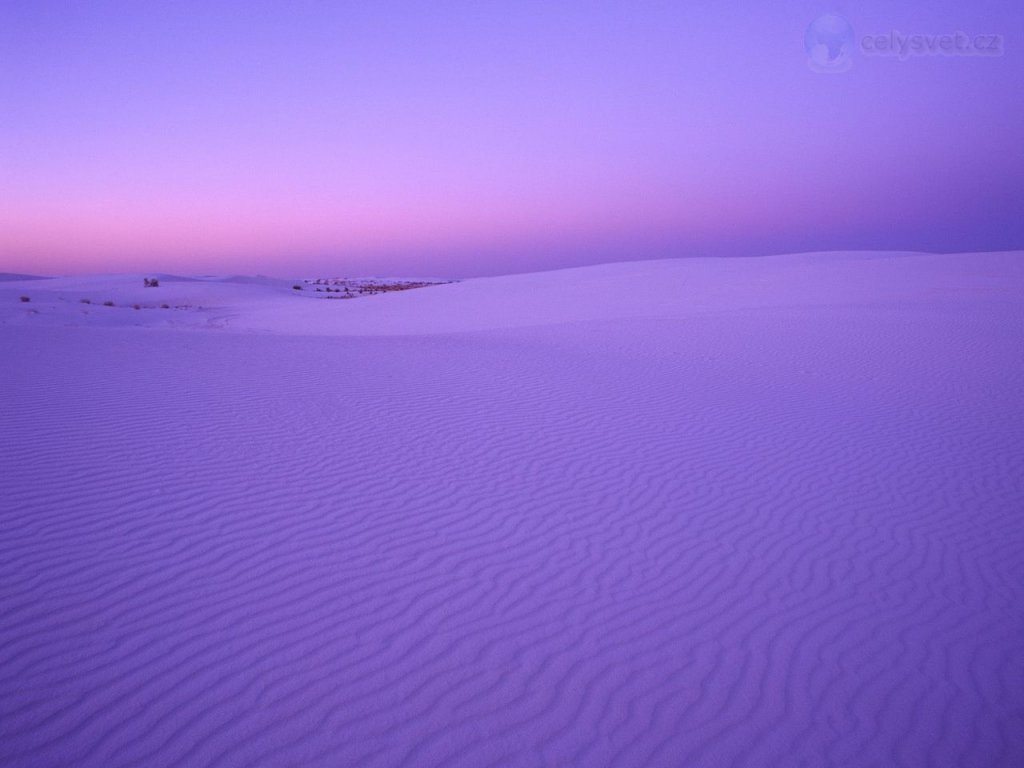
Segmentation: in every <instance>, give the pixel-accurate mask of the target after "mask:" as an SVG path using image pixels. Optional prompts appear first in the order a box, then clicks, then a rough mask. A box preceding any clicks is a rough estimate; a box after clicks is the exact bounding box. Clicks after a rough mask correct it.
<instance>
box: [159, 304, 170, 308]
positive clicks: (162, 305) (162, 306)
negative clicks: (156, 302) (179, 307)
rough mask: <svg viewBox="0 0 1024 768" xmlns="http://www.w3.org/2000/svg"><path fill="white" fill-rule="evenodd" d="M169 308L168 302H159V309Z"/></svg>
mask: <svg viewBox="0 0 1024 768" xmlns="http://www.w3.org/2000/svg"><path fill="white" fill-rule="evenodd" d="M170 308H171V305H170V304H161V305H160V309H170Z"/></svg>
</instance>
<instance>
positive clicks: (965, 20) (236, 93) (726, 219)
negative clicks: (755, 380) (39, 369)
mask: <svg viewBox="0 0 1024 768" xmlns="http://www.w3.org/2000/svg"><path fill="white" fill-rule="evenodd" d="M704 5H707V6H709V7H707V8H704V7H699V6H704ZM824 14H839V15H841V16H842V17H844V18H845V19H846V20H848V22H849V24H850V26H851V27H852V30H853V35H852V38H850V39H851V40H852V46H849V47H848V48H847V53H848V54H849V55H848V59H849V61H850V62H851V63H852V66H851V67H850V68H849V69H848V71H829V72H824V73H823V72H819V71H815V70H814V68H812V66H811V64H810V61H809V56H808V52H807V50H806V49H805V42H804V38H805V32H806V31H807V28H808V25H809V24H810V23H811V22H813V21H814V20H815V19H817V18H819V17H821V16H822V15H824ZM897 32H898V33H899V34H900V35H913V34H920V35H932V36H934V35H942V34H954V33H957V32H963V33H966V35H967V36H968V38H969V39H971V41H972V45H976V46H977V47H986V46H987V47H988V48H991V47H992V46H994V45H998V46H1000V55H995V54H993V53H992V52H991V50H985V51H977V50H976V51H974V53H975V55H965V53H964V52H962V51H961V52H956V53H955V54H950V53H947V54H945V55H942V54H940V53H939V52H938V49H936V48H935V44H933V45H932V47H933V49H934V50H933V52H932V53H930V54H929V53H928V51H927V50H919V51H917V52H916V53H915V54H914V55H910V56H904V57H900V56H894V55H869V54H868V53H866V52H865V48H867V47H869V46H870V47H871V48H872V49H873V50H875V51H877V49H878V46H879V45H880V43H878V41H877V38H879V37H880V36H881V37H887V38H888V39H890V40H891V39H894V38H892V37H891V35H890V33H897ZM996 35H998V36H1000V39H999V40H995V38H993V36H996ZM866 38H870V39H869V41H868V42H864V40H865V39H866ZM932 40H933V41H934V40H935V38H932ZM936 44H937V43H936ZM840 69H841V68H840ZM1022 94H1024V4H1022V3H1021V1H1020V0H999V1H998V2H986V1H985V0H980V1H979V2H971V3H966V2H963V0H957V1H956V2H953V1H952V0H928V1H927V2H925V1H924V0H916V1H903V2H900V1H899V0H867V1H863V2H856V1H854V0H845V1H842V0H841V1H840V2H818V1H815V0H800V1H791V0H773V1H772V2H768V1H767V0H763V1H762V2H758V3H754V2H738V1H734V2H731V3H707V4H703V3H690V2H683V1H682V0H676V1H675V2H645V1H644V0H632V2H627V1H625V0H622V1H620V2H601V0H561V1H560V2H533V1H532V0H514V1H510V2H485V1H484V0H475V1H473V0H466V1H465V2H445V0H433V1H430V0H424V1H423V2H395V1H391V0H374V2H359V3H357V2H348V1H346V0H338V1H337V2H328V1H327V0H318V1H315V2H314V1H312V0H305V1H302V0H298V1H294V2H283V1H282V2H262V1H260V0H248V1H247V2H237V3H226V2H215V1H213V0H209V1H202V0H188V1H186V0H178V2H145V3H141V2H104V1H103V0H93V1H92V2H67V0H65V1H64V2H52V1H51V0H0V107H2V108H0V272H3V271H21V272H34V273H44V274H55V273H76V272H96V271H104V272H107V271H129V270H132V271H139V270H145V271H166V272H179V273H188V272H243V273H256V272H260V273H264V274H273V275H300V274H301V275H306V274H317V275H319V274H330V275H336V274H337V275H344V274H349V275H351V274H370V273H373V274H407V275H438V276H465V275H480V274H499V273H505V272H517V271H527V270H533V269H545V268H553V267H560V266H567V265H574V264H584V263H590V262H600V261H617V260H627V259H637V258H659V257H668V256H695V255H759V254H770V253H783V252H792V251H808V250H826V249H827V250H832V249H863V248H869V249H875V248H877V249H906V250H930V251H976V250H999V249H1016V248H1024V149H1022V146H1024V96H1022Z"/></svg>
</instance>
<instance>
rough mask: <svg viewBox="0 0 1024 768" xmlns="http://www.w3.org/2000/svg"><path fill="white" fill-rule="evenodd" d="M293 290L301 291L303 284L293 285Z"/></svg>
mask: <svg viewBox="0 0 1024 768" xmlns="http://www.w3.org/2000/svg"><path fill="white" fill-rule="evenodd" d="M292 290H293V291H301V290H302V286H301V285H293V286H292Z"/></svg>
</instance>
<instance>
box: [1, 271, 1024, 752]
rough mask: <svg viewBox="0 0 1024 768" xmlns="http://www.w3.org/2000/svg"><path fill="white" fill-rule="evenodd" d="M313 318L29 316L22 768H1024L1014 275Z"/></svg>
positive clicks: (685, 279) (121, 297)
mask: <svg viewBox="0 0 1024 768" xmlns="http://www.w3.org/2000/svg"><path fill="white" fill-rule="evenodd" d="M291 285H292V281H274V280H266V279H261V280H258V281H254V282H249V281H237V280H234V281H228V282H225V281H223V280H217V279H203V280H181V281H176V280H173V279H171V278H170V277H165V278H162V279H161V286H160V287H159V288H157V289H146V288H143V287H142V281H141V276H134V275H133V276H115V277H87V278H55V279H54V280H51V281H37V282H33V283H31V284H30V283H27V282H18V281H13V282H5V283H4V284H3V285H2V287H0V307H2V309H0V355H2V358H3V360H4V361H5V364H4V366H3V367H2V372H0V386H2V393H3V397H2V401H0V402H2V409H3V414H2V416H3V425H4V429H3V432H2V438H0V469H2V476H3V494H2V501H0V509H2V518H0V519H2V522H3V528H2V533H0V616H2V621H0V659H2V660H3V662H2V664H0V764H2V765H11V766H23V765H24V766H35V765H39V766H44V765H45V766H65V765H66V766H139V765H146V766H164V765H166V766H171V765H175V766H180V765H191V766H242V765H251V766H279V765H311V766H312V765H323V766H431V765H436V766H487V765H513V766H539V765H552V766H554V765H558V766H604V765H607V766H613V765H614V766H641V765H644V766H691V765H692V766H726V765H730V766H741V765H744V766H745V765H749V766H773V765H779V766H789V765H794V766H795V765H808V766H820V765H837V766H883V765H884V766H923V765H935V766H979V767H981V766H986V767H987V766H1018V765H1021V764H1022V763H1024V723H1022V720H1021V712H1022V708H1024V644H1022V643H1021V638H1022V637H1024V610H1022V609H1024V604H1022V586H1024V581H1022V579H1024V556H1022V554H1021V553H1022V552H1024V515H1022V514H1021V512H1022V510H1024V400H1022V399H1021V397H1020V392H1022V391H1024V357H1022V351H1024V254H1020V253H1007V254H968V255H950V256H931V255H920V254H806V255H801V256H788V257H779V258H773V259H736V260H692V261H659V262H642V263H636V264H617V265H606V266H602V267H589V268H584V269H576V270H564V271H560V272H552V273H542V274H533V275H516V276H509V277H504V278H490V279H480V280H467V281H464V282H461V283H455V284H451V285H443V286H436V287H430V288H424V289H419V290H413V291H406V292H402V293H396V294H392V295H383V296H374V297H367V298H363V299H358V300H355V301H333V302H332V301H322V300H317V299H315V298H313V297H311V296H309V295H298V293H299V292H296V291H293V290H292V289H291ZM83 293H88V294H89V296H88V297H89V298H91V299H95V300H98V301H102V300H104V299H105V298H106V297H108V296H109V297H111V299H112V300H114V301H115V302H116V306H115V307H102V306H100V307H96V306H93V305H83V304H81V303H80V299H81V298H83V297H84V296H83V295H82V294H83ZM21 294H31V301H30V302H29V303H22V302H20V301H18V296H19V295H21ZM139 301H146V302H150V303H153V304H154V305H156V306H154V307H147V308H145V309H140V310H133V309H131V307H130V305H131V304H132V303H135V302H139ZM164 302H166V303H169V304H172V305H182V308H181V309H169V310H161V309H159V303H164ZM104 311H105V312H104Z"/></svg>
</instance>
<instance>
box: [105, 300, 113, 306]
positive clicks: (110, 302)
mask: <svg viewBox="0 0 1024 768" xmlns="http://www.w3.org/2000/svg"><path fill="white" fill-rule="evenodd" d="M103 306H104V307H112V306H114V302H112V301H104V302H103Z"/></svg>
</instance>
